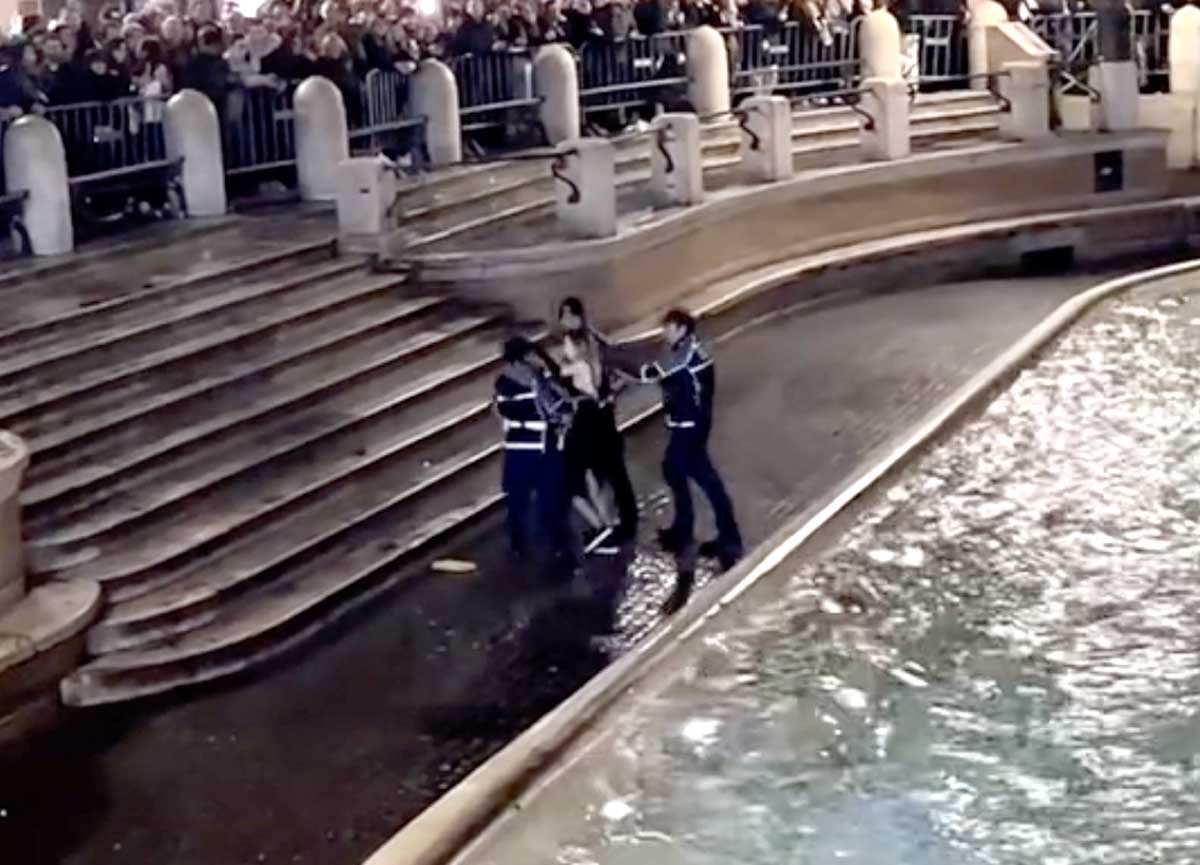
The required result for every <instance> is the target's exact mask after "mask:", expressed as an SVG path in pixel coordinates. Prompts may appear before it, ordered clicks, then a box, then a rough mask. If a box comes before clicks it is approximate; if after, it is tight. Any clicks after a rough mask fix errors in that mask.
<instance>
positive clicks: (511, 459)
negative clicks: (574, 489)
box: [495, 337, 573, 561]
mask: <svg viewBox="0 0 1200 865" xmlns="http://www.w3.org/2000/svg"><path fill="white" fill-rule="evenodd" d="M537 357H538V351H537V348H536V347H535V346H534V345H533V343H531V342H530V341H529V340H527V339H525V338H523V337H513V338H512V339H509V340H508V341H507V342H506V343H505V344H504V362H505V366H504V369H503V370H502V371H501V373H500V375H499V376H498V377H497V378H496V385H495V410H496V414H497V415H499V417H500V422H501V426H502V427H503V430H504V475H503V480H502V482H501V483H502V487H503V489H504V494H505V496H506V497H507V505H508V540H509V545H510V548H511V550H512V552H513V554H514V555H517V556H523V555H525V554H527V553H528V552H529V543H528V538H527V527H528V520H529V510H530V506H531V504H532V502H533V500H535V499H536V500H537V505H538V514H539V522H540V524H541V526H542V530H543V532H544V533H545V535H546V539H547V540H548V541H549V543H550V547H551V551H552V552H553V554H554V555H555V557H556V558H559V559H565V560H568V561H569V560H571V559H572V558H573V555H572V550H571V543H570V536H569V534H568V531H567V522H566V520H567V508H566V501H565V490H564V488H563V485H564V478H563V465H562V439H563V432H564V431H565V429H566V427H567V423H568V421H569V412H570V405H571V404H570V401H569V400H568V399H567V398H566V394H564V393H563V392H562V391H561V390H560V389H559V388H558V387H557V386H556V385H555V384H554V382H553V381H551V379H550V378H549V376H547V375H546V374H545V372H544V370H542V369H541V368H540V367H539V366H538V364H537V360H536V358H537Z"/></svg>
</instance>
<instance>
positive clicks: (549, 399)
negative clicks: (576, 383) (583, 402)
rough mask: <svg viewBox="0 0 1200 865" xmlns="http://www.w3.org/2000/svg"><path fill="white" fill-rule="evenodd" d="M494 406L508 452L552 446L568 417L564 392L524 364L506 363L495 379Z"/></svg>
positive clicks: (543, 450)
mask: <svg viewBox="0 0 1200 865" xmlns="http://www.w3.org/2000/svg"><path fill="white" fill-rule="evenodd" d="M494 405H495V408H496V413H497V414H498V415H499V416H500V421H501V424H502V425H503V428H504V449H505V450H508V451H532V452H536V453H545V452H546V450H547V448H548V447H549V448H550V449H552V450H553V449H556V448H557V447H558V441H559V437H560V435H561V433H562V432H563V431H564V430H565V429H566V427H567V424H568V422H569V419H570V417H569V416H570V401H569V400H568V399H567V396H566V394H565V393H564V392H563V391H562V390H561V389H560V388H558V387H557V386H556V385H555V384H554V383H553V382H551V381H550V380H549V379H548V378H547V377H546V376H545V375H543V374H542V373H541V372H539V371H538V370H536V369H534V368H533V367H531V366H529V365H528V364H524V363H514V364H509V365H508V366H507V367H505V369H504V371H503V372H502V373H500V375H499V376H498V377H497V378H496V384H495V396H494Z"/></svg>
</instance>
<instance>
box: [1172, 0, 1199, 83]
mask: <svg viewBox="0 0 1200 865" xmlns="http://www.w3.org/2000/svg"><path fill="white" fill-rule="evenodd" d="M1167 58H1168V59H1167V65H1168V67H1169V70H1170V81H1171V92H1172V93H1200V9H1197V8H1196V7H1195V6H1191V5H1187V6H1182V7H1180V8H1179V9H1178V10H1176V12H1175V14H1174V15H1172V16H1171V23H1170V31H1169V33H1168V35H1167Z"/></svg>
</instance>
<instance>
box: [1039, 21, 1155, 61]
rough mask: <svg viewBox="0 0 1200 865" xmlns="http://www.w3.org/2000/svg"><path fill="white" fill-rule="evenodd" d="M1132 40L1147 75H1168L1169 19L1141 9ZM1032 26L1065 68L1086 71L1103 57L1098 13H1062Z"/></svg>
mask: <svg viewBox="0 0 1200 865" xmlns="http://www.w3.org/2000/svg"><path fill="white" fill-rule="evenodd" d="M1132 17H1133V20H1132V21H1131V27H1130V39H1131V40H1132V41H1133V46H1132V49H1133V56H1134V57H1135V58H1136V59H1137V62H1138V65H1139V67H1140V68H1141V70H1142V71H1143V73H1145V74H1150V75H1165V74H1167V69H1168V62H1167V41H1168V38H1169V32H1168V31H1169V24H1168V22H1169V18H1168V17H1167V16H1166V15H1164V14H1162V13H1160V12H1158V11H1156V10H1150V9H1139V10H1137V11H1135V12H1134V13H1133V16H1132ZM1029 26H1030V27H1031V28H1032V29H1033V31H1034V32H1035V33H1037V34H1038V35H1039V36H1041V37H1042V38H1043V39H1044V40H1046V42H1047V44H1049V46H1050V47H1051V48H1053V49H1055V50H1056V51H1058V54H1059V57H1060V58H1061V60H1062V62H1063V64H1064V65H1066V66H1068V67H1070V68H1074V69H1082V68H1085V67H1087V66H1090V65H1091V64H1092V63H1094V62H1096V61H1097V60H1098V59H1099V56H1100V40H1099V35H1098V24H1097V20H1096V13H1095V12H1076V13H1058V14H1055V15H1034V16H1032V17H1031V18H1030V21H1029Z"/></svg>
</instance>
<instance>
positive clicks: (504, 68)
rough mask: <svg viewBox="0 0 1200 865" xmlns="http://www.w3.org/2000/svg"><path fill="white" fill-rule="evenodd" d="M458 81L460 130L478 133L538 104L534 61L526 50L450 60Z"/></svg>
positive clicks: (502, 123) (498, 125) (499, 124)
mask: <svg viewBox="0 0 1200 865" xmlns="http://www.w3.org/2000/svg"><path fill="white" fill-rule="evenodd" d="M450 68H451V69H452V70H453V72H454V78H455V81H456V82H457V83H458V106H459V116H460V117H461V122H462V130H463V132H466V133H471V132H479V131H482V130H485V129H495V128H501V127H503V126H505V125H506V124H507V123H508V121H509V118H510V115H511V114H512V112H513V111H517V110H520V109H525V108H529V107H531V106H533V105H536V104H537V100H536V99H535V98H534V95H533V61H532V59H531V58H530V56H529V53H528V52H527V51H523V50H513V51H496V52H491V53H488V54H472V55H468V56H465V57H456V58H454V59H452V60H451V61H450Z"/></svg>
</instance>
